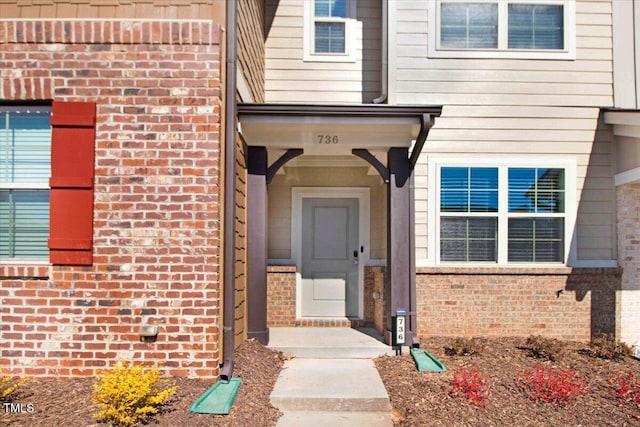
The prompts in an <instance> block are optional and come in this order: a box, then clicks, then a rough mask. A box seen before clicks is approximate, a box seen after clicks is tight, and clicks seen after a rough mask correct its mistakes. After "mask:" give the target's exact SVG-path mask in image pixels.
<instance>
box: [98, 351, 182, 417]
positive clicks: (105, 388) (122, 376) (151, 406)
mask: <svg viewBox="0 0 640 427" xmlns="http://www.w3.org/2000/svg"><path fill="white" fill-rule="evenodd" d="M166 382H167V380H161V379H160V370H159V369H157V368H150V369H144V368H143V367H141V366H129V364H128V363H127V362H118V363H116V365H115V367H114V368H113V370H111V371H110V372H102V373H101V375H100V376H99V377H98V378H97V380H96V382H95V383H94V384H93V390H94V393H93V397H92V398H91V401H92V402H94V403H95V404H97V405H98V407H99V408H100V409H102V410H101V411H100V412H97V413H95V414H93V417H94V418H96V419H97V420H99V421H102V422H107V423H110V424H112V425H116V426H132V425H134V424H136V423H138V422H145V421H146V420H147V419H148V418H149V417H150V416H151V415H153V414H155V413H156V412H157V411H158V407H159V406H160V405H162V404H163V403H165V401H166V400H167V399H169V398H170V397H171V396H173V394H174V393H175V392H176V391H177V390H178V387H176V386H173V387H169V388H165V389H163V387H162V386H163V384H164V383H166Z"/></svg>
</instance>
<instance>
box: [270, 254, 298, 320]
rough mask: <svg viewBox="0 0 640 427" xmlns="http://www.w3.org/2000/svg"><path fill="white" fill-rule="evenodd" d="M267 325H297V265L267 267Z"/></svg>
mask: <svg viewBox="0 0 640 427" xmlns="http://www.w3.org/2000/svg"><path fill="white" fill-rule="evenodd" d="M267 326H268V327H275V326H296V267H293V266H269V267H267Z"/></svg>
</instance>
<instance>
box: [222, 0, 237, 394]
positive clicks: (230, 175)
mask: <svg viewBox="0 0 640 427" xmlns="http://www.w3.org/2000/svg"><path fill="white" fill-rule="evenodd" d="M226 4H227V8H226V12H227V16H226V21H227V44H226V51H227V54H226V57H227V59H226V82H225V83H226V84H225V96H226V99H225V101H224V102H225V123H224V126H225V127H224V129H225V133H224V134H225V142H224V163H225V165H224V260H223V263H224V278H223V280H224V284H223V286H224V313H223V324H224V328H223V339H224V354H223V358H224V359H223V362H222V370H221V372H220V380H221V381H222V382H229V380H230V379H231V375H232V373H233V358H234V321H235V283H234V282H235V276H236V275H235V227H234V218H235V207H236V188H235V182H236V168H235V165H236V116H237V104H236V7H237V5H236V2H235V1H229V2H226Z"/></svg>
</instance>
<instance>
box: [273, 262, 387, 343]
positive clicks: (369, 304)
mask: <svg viewBox="0 0 640 427" xmlns="http://www.w3.org/2000/svg"><path fill="white" fill-rule="evenodd" d="M383 286H384V268H383V267H369V266H367V267H365V268H364V319H361V320H348V319H321V318H319V319H296V267H294V266H269V267H268V268H267V326H269V327H277V326H288V327H292V326H308V327H361V326H367V327H372V326H374V327H375V328H376V330H377V331H378V332H380V333H382V327H383V323H382V316H383V313H382V310H383V301H382V298H383ZM374 293H377V295H378V298H377V299H376V298H374V297H373V295H374Z"/></svg>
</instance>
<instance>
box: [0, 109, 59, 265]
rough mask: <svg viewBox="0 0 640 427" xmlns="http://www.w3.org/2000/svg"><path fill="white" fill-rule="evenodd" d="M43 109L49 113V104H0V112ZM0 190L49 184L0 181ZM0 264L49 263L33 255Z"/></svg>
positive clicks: (26, 188)
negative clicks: (32, 256)
mask: <svg viewBox="0 0 640 427" xmlns="http://www.w3.org/2000/svg"><path fill="white" fill-rule="evenodd" d="M29 110H34V111H43V112H47V113H50V112H51V106H49V105H33V106H29V105H22V106H6V105H2V106H0V114H2V113H4V112H7V111H29ZM0 190H48V191H51V186H50V185H49V181H39V182H2V181H0ZM1 264H10V265H13V264H20V265H32V264H35V265H47V264H49V257H48V256H44V257H34V258H20V257H14V258H5V259H0V265H1Z"/></svg>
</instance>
